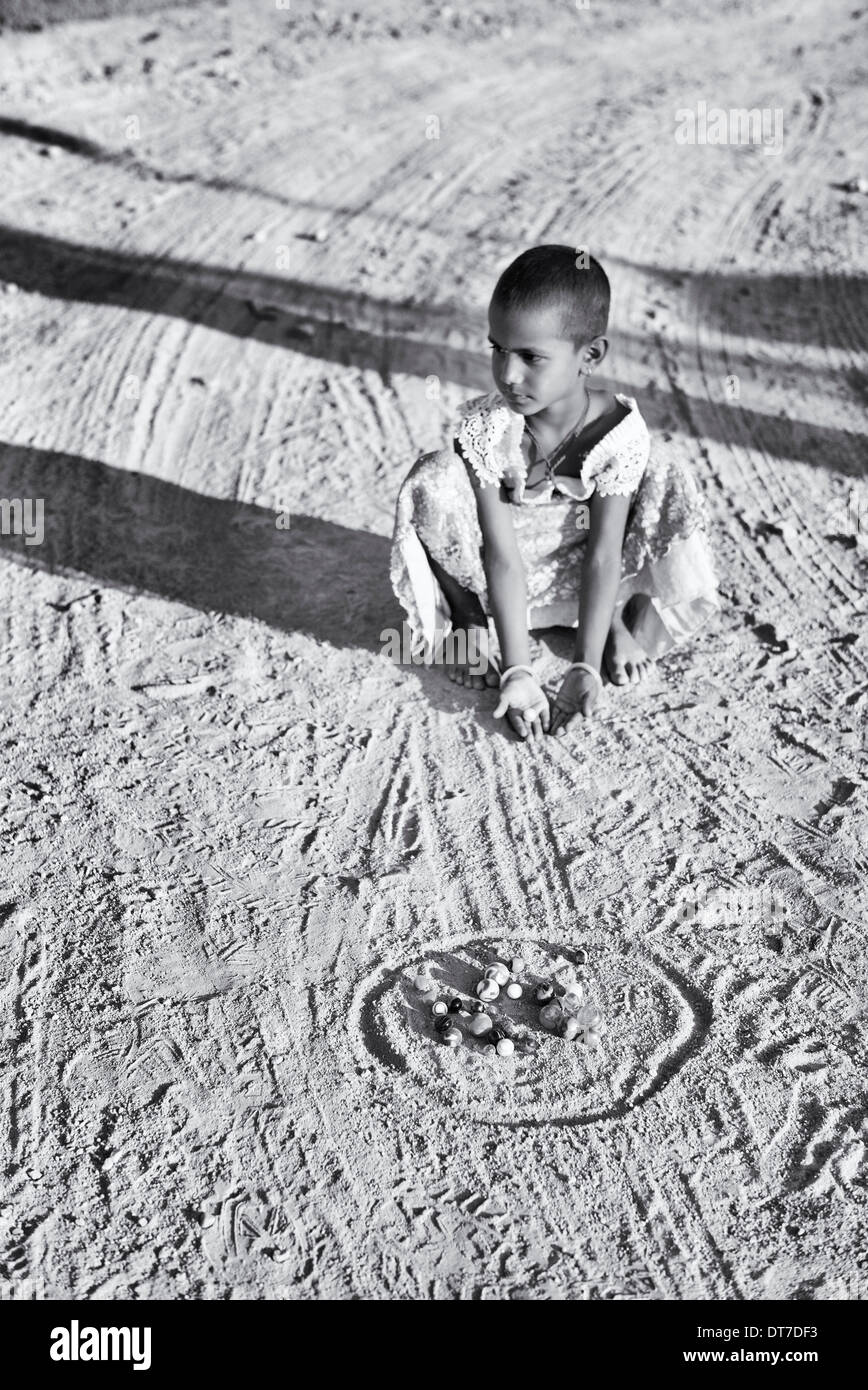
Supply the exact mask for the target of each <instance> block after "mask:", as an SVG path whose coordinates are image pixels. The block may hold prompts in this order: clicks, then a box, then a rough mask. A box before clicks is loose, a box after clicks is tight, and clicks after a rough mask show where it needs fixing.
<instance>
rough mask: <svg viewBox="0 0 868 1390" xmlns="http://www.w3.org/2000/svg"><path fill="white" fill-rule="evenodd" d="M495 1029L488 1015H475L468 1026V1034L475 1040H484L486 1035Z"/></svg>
mask: <svg viewBox="0 0 868 1390" xmlns="http://www.w3.org/2000/svg"><path fill="white" fill-rule="evenodd" d="M493 1027H494V1025H493V1023H492V1022H491V1019H490V1018H489V1016H488V1014H474V1015H473V1017H472V1018H471V1020H470V1022H469V1023H468V1025H467V1031H468V1033H471V1034H472V1035H473V1037H474V1038H484V1037H485V1035H486V1033H490V1032H491V1030H492V1028H493Z"/></svg>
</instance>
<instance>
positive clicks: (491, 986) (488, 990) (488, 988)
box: [476, 980, 500, 1004]
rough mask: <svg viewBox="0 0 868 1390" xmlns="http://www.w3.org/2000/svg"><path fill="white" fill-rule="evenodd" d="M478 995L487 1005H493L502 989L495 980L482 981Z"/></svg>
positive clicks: (478, 988)
mask: <svg viewBox="0 0 868 1390" xmlns="http://www.w3.org/2000/svg"><path fill="white" fill-rule="evenodd" d="M476 993H477V994H478V995H479V998H480V999H481V1000H482V1001H483V1002H484V1003H485V1004H491V1003H493V1002H494V1000H495V999H496V998H497V997H498V995H499V994H500V987H499V986H498V984H497V982H496V981H495V980H480V981H479V984H478V985H477V986H476Z"/></svg>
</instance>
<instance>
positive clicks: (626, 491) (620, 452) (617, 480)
mask: <svg viewBox="0 0 868 1390" xmlns="http://www.w3.org/2000/svg"><path fill="white" fill-rule="evenodd" d="M617 433H618V431H617V430H615V431H613V434H615V435H617ZM612 443H613V448H612V451H611V452H610V453H606V452H605V451H604V450H602V451H601V457H600V461H599V464H598V465H596V466H595V467H594V469H593V473H592V476H591V477H590V478H589V479H588V481H593V484H594V487H595V489H596V491H597V492H598V493H599V494H600V496H601V497H612V496H613V495H615V494H617V495H618V496H620V497H629V496H630V494H631V493H633V492H635V491H636V489H637V488H638V486H639V484H640V482H641V481H642V475H643V474H644V472H645V468H646V466H647V463H648V457H649V454H650V452H651V440H650V438H649V436H648V430H647V428H646V425H645V422H644V420H642V419H641V418H640V419H638V420H636V422H635V427H634V428H632V429H631V430H630V432H629V434H627V435H622V436H621V437H620V438H618V439H617V440H615V439H613V441H612Z"/></svg>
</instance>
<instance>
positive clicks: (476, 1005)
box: [470, 999, 485, 1014]
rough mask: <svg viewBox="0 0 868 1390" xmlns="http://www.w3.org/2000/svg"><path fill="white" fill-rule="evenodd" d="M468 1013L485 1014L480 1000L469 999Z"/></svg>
mask: <svg viewBox="0 0 868 1390" xmlns="http://www.w3.org/2000/svg"><path fill="white" fill-rule="evenodd" d="M470 1012H471V1013H472V1014H484V1013H485V1005H484V1004H483V1002H482V1000H481V999H471V1001H470Z"/></svg>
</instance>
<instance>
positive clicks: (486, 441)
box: [455, 391, 650, 506]
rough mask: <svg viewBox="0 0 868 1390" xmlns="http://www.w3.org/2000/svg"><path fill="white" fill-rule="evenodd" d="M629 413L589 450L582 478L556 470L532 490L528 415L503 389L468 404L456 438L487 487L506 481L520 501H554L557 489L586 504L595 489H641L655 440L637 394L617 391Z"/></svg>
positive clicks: (623, 491) (610, 491)
mask: <svg viewBox="0 0 868 1390" xmlns="http://www.w3.org/2000/svg"><path fill="white" fill-rule="evenodd" d="M615 400H616V401H618V403H619V404H620V405H622V406H623V407H624V408H625V409H626V411H627V414H626V415H624V416H623V418H622V419H621V420H619V421H618V422H617V424H615V425H613V426H612V428H611V429H610V430H608V431H607V432H606V433H605V434H604V435H603V436H602V438H601V439H598V440H597V442H596V443H595V444H593V445H592V446H591V448H590V449H589V450H588V452H587V454H586V455H585V458H584V459H583V461H582V466H581V472H580V476H579V477H578V478H572V477H568V476H567V475H565V474H562V473H557V472H556V473H555V475H554V478H553V479H543V480H542V481H541V482H540V483H538V484H534V486H533V487H532V488H530V489H527V487H526V483H527V471H528V466H527V462H526V460H525V458H524V455H523V454H522V451H521V442H522V437H523V435H524V430H525V423H524V416H523V415H520V414H518V412H517V411H514V410H512V409H511V408H510V406H509V405H508V404H507V402H506V401H505V400H504V398H503V396H501V394H500V392H498V391H490V392H488V394H487V395H484V396H477V397H475V398H474V399H473V400H471V401H467V402H466V404H465V405H464V406H463V407H462V409H461V411H460V413H459V418H458V420H457V422H456V429H455V438H456V441H457V442H458V444H459V445H460V446H461V453H462V454H463V455H464V457H465V458H466V459H467V460H468V462H469V463H470V464H471V466H472V468H473V470H474V472H475V473H476V476H477V477H478V478H479V481H480V482H481V483H482V485H483V486H486V485H487V484H489V483H493V484H499V483H503V485H504V487H505V488H506V489H507V491H508V492H509V493H510V500H511V501H512V502H513V503H515V504H516V505H519V506H521V505H524V506H527V505H535V504H537V503H539V502H549V501H552V500H553V499H554V495H555V493H559V494H560V495H561V496H562V497H563V498H570V499H572V500H574V501H577V502H586V501H587V500H588V498H589V497H590V496H591V495H592V493H594V492H595V491H596V492H598V493H599V494H600V496H602V497H609V496H612V495H613V494H615V493H617V494H619V495H621V496H629V495H630V494H631V493H633V492H635V491H636V489H637V487H638V486H639V483H640V482H641V480H642V476H643V474H644V472H645V467H646V464H647V462H648V456H649V452H650V439H649V436H648V430H647V427H646V425H645V421H644V420H643V419H642V416H641V415H640V413H639V409H638V406H637V405H636V402H635V400H634V399H633V397H632V396H623V395H619V394H616V396H615Z"/></svg>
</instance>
